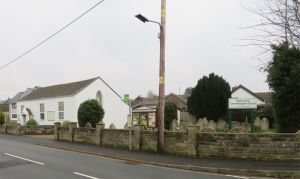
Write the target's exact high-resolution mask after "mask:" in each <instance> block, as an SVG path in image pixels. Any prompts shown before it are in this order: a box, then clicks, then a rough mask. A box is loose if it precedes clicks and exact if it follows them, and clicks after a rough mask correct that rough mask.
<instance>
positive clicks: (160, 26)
mask: <svg viewBox="0 0 300 179" xmlns="http://www.w3.org/2000/svg"><path fill="white" fill-rule="evenodd" d="M148 22H152V23H155V24H158V25H159V28H162V25H161V24H160V23H159V22H157V21H152V20H149V21H148Z"/></svg>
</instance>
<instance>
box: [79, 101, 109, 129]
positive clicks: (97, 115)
mask: <svg viewBox="0 0 300 179" xmlns="http://www.w3.org/2000/svg"><path fill="white" fill-rule="evenodd" d="M77 116H78V124H79V126H80V127H84V126H85V124H86V123H87V122H89V123H90V124H91V126H92V127H96V124H97V123H98V122H99V121H101V120H102V119H103V117H104V110H103V108H102V106H101V105H100V104H99V102H98V101H97V100H94V99H92V100H87V101H85V102H83V103H81V104H80V106H79V109H78V113H77Z"/></svg>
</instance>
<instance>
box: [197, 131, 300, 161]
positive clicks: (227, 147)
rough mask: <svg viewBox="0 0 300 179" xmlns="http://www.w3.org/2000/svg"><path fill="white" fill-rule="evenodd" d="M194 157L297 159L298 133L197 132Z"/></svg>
mask: <svg viewBox="0 0 300 179" xmlns="http://www.w3.org/2000/svg"><path fill="white" fill-rule="evenodd" d="M197 156H199V157H222V158H223V157H228V158H247V159H249V158H251V159H278V160H282V159H284V160H287V159H291V160H296V159H298V160H299V159H300V135H299V134H218V133H199V134H197Z"/></svg>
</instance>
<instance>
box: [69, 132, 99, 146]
mask: <svg viewBox="0 0 300 179" xmlns="http://www.w3.org/2000/svg"><path fill="white" fill-rule="evenodd" d="M73 141H74V142H81V143H86V144H96V142H95V141H96V129H92V128H74V134H73Z"/></svg>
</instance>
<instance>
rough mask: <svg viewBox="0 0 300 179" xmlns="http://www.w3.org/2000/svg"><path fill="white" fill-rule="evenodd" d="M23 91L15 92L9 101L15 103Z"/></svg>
mask: <svg viewBox="0 0 300 179" xmlns="http://www.w3.org/2000/svg"><path fill="white" fill-rule="evenodd" d="M23 94H24V92H19V93H18V94H16V95H15V96H14V97H13V98H12V99H11V100H10V103H16V102H18V101H19V100H20V98H21V97H22V96H23Z"/></svg>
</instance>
